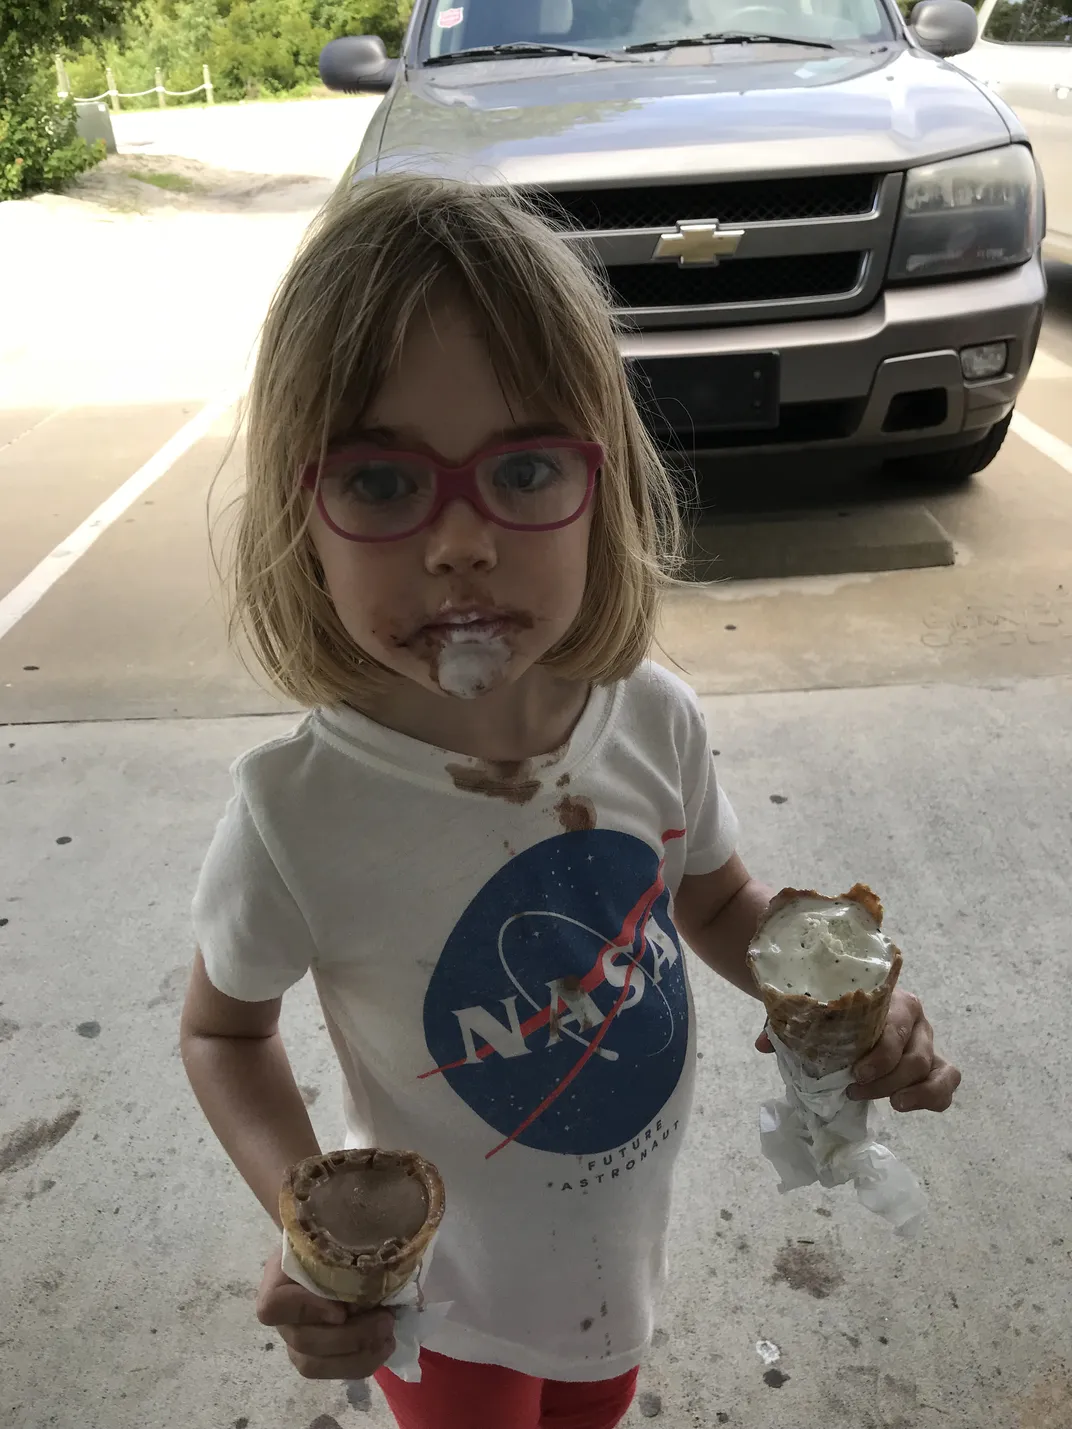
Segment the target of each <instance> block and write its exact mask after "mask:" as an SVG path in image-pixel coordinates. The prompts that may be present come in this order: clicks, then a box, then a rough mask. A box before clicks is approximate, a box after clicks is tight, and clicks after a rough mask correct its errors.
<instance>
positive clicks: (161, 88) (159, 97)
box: [156, 65, 167, 109]
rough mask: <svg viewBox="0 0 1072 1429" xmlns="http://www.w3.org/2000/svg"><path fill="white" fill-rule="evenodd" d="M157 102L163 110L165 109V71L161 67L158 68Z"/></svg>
mask: <svg viewBox="0 0 1072 1429" xmlns="http://www.w3.org/2000/svg"><path fill="white" fill-rule="evenodd" d="M156 102H157V104H158V105H159V106H160V108H161V109H163V107H164V105H165V103H166V102H167V101H166V100H165V99H164V71H163V70H162V69H161V68H160V66H159V65H157V67H156Z"/></svg>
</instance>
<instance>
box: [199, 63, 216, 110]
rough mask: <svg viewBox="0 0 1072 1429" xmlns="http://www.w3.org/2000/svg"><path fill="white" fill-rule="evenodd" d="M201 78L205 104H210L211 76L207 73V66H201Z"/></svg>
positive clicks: (211, 100)
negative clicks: (203, 84)
mask: <svg viewBox="0 0 1072 1429" xmlns="http://www.w3.org/2000/svg"><path fill="white" fill-rule="evenodd" d="M201 78H202V79H203V80H204V81H205V103H206V104H212V103H214V100H213V98H212V76H211V75H210V74H209V72H208V65H202V66H201Z"/></svg>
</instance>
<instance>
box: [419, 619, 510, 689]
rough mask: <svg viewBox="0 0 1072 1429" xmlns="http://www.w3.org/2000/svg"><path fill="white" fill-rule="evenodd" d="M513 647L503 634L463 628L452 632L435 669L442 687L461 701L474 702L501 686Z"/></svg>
mask: <svg viewBox="0 0 1072 1429" xmlns="http://www.w3.org/2000/svg"><path fill="white" fill-rule="evenodd" d="M510 654H511V652H510V647H509V645H507V643H506V641H505V640H504V639H503V638H502V636H501V635H485V634H483V633H482V632H480V631H475V630H470V629H469V628H467V627H466V626H460V627H459V628H458V629H457V630H456V631H451V633H450V635H449V637H448V638H447V641H446V643H445V644H444V645H443V648H442V650H441V651H440V652H439V663H438V665H437V668H436V679H437V680H438V682H439V688H440V689H441V690H442V691H443V693H444V694H446V695H454V696H455V697H456V698H457V699H460V700H475V699H476V698H477V696H478V695H486V694H487V693H488V691H489V690H493V689H494V688H495V686H496V685H498V684H501V682H502V679H503V676H504V675H505V674H506V668H507V666H508V665H509V663H510Z"/></svg>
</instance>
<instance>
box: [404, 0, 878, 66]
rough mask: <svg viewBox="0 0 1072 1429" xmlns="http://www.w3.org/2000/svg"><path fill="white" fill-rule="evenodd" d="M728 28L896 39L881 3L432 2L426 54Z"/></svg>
mask: <svg viewBox="0 0 1072 1429" xmlns="http://www.w3.org/2000/svg"><path fill="white" fill-rule="evenodd" d="M725 30H734V31H743V32H746V33H752V34H760V35H762V34H774V35H791V36H799V37H800V38H801V39H818V40H833V41H835V42H837V41H843V42H845V43H848V44H852V43H853V42H854V41H856V42H860V41H863V42H868V41H878V40H889V39H892V38H893V37H894V33H895V32H894V29H893V26H892V24H891V22H890V19H889V16H888V14H887V12H886V10H885V8H884V6H883V4H882V0H766V2H765V3H763V4H758V3H753V0H509V3H503V0H467V3H465V4H461V5H456V4H452V3H451V0H432V4H431V6H430V7H429V12H428V15H427V18H426V22H425V26H424V43H423V46H422V56H423V58H425V59H429V58H434V59H439V58H440V57H441V56H444V55H451V54H456V53H457V52H458V51H459V50H471V49H477V48H480V47H483V46H486V45H509V44H516V43H518V42H519V41H520V42H522V43H527V44H545V45H564V46H569V45H578V46H580V47H581V48H583V49H585V50H622V49H625V48H626V47H627V46H629V45H648V44H658V43H659V42H660V41H663V42H665V41H667V40H675V39H688V38H691V37H693V36H698V35H708V34H718V33H721V32H722V31H725Z"/></svg>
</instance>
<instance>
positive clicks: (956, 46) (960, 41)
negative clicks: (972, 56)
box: [908, 0, 979, 59]
mask: <svg viewBox="0 0 1072 1429" xmlns="http://www.w3.org/2000/svg"><path fill="white" fill-rule="evenodd" d="M908 23H909V25H911V27H912V31H913V33H914V34H915V37H916V39H917V40H918V42H919V44H920V45H921V46H922V48H923V49H925V50H926V51H927V52H928V53H929V54H932V55H938V56H939V57H940V58H942V59H949V58H951V57H952V56H953V55H965V54H967V53H968V51H969V50H970V49H971V47H972V45H974V44H975V41H976V40H977V39H978V37H979V21H978V20H977V19H976V16H975V11H974V10H973V9H972V7H971V6H970V5H967V4H965V3H964V0H920V3H919V4H918V5H916V6H915V7H914V8H913V10H912V13H911V15H910V16H909V17H908Z"/></svg>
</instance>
